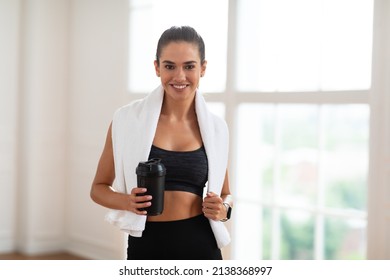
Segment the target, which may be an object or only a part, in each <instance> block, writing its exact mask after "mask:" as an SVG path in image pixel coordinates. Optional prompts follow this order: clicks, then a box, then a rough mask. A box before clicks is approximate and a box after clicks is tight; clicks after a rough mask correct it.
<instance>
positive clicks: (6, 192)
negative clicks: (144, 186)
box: [0, 0, 128, 259]
mask: <svg viewBox="0 0 390 280" xmlns="http://www.w3.org/2000/svg"><path fill="white" fill-rule="evenodd" d="M127 13H128V12H127V1H126V0H117V1H111V0H99V1H95V0H72V1H70V0H69V1H68V0H19V1H15V0H0V41H1V44H0V61H1V63H0V79H1V80H0V90H1V91H0V93H1V95H0V135H1V138H0V153H1V157H0V193H1V196H0V213H2V215H0V222H1V223H0V253H1V252H9V251H13V250H18V251H22V252H25V253H30V254H36V253H42V252H52V251H63V250H65V251H69V252H73V253H77V254H80V255H82V256H84V257H89V258H95V259H111V258H116V259H118V258H123V255H124V249H125V247H124V242H123V241H124V240H123V234H121V233H120V232H119V231H118V229H116V228H114V227H113V226H111V225H109V224H108V223H106V222H105V221H104V214H105V213H106V210H105V209H103V208H102V207H100V206H98V205H95V204H94V203H93V202H92V201H91V199H90V197H89V190H90V185H91V182H92V179H93V176H94V172H95V169H96V165H97V161H98V158H99V156H100V153H101V150H102V147H103V143H104V140H105V134H106V131H107V128H108V125H109V123H110V121H111V117H112V114H113V112H114V111H115V109H116V108H117V107H119V106H120V105H122V104H124V103H125V102H126V64H127V51H126V50H127ZM3 213H5V214H3Z"/></svg>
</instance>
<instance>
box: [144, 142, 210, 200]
mask: <svg viewBox="0 0 390 280" xmlns="http://www.w3.org/2000/svg"><path fill="white" fill-rule="evenodd" d="M151 158H160V159H161V162H162V163H163V164H164V166H165V168H166V170H167V173H166V175H165V190H169V191H186V192H190V193H194V194H196V195H199V196H200V197H203V188H204V187H205V184H206V182H207V179H208V161H207V155H206V150H205V149H204V146H202V147H200V148H199V149H197V150H195V151H188V152H178V151H168V150H164V149H161V148H158V147H156V146H154V145H152V148H151V150H150V154H149V159H151Z"/></svg>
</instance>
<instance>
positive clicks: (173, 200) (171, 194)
mask: <svg viewBox="0 0 390 280" xmlns="http://www.w3.org/2000/svg"><path fill="white" fill-rule="evenodd" d="M145 210H146V211H147V210H148V209H147V208H146V209H145ZM202 213H203V212H202V198H201V197H200V196H198V195H196V194H194V193H190V192H185V191H165V193H164V210H163V213H162V214H160V215H157V216H148V219H147V220H148V221H150V222H163V221H176V220H183V219H188V218H191V217H195V216H197V215H200V214H202Z"/></svg>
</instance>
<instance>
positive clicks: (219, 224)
mask: <svg viewBox="0 0 390 280" xmlns="http://www.w3.org/2000/svg"><path fill="white" fill-rule="evenodd" d="M206 65H207V62H206V60H205V47H204V42H203V39H202V38H201V37H200V36H199V35H198V33H197V32H196V31H195V30H194V29H193V28H191V27H188V26H183V27H172V28H170V29H168V30H166V31H165V32H164V33H163V34H162V35H161V38H160V39H159V42H158V46H157V53H156V60H155V61H154V66H155V71H156V74H157V76H158V77H160V79H161V86H159V87H158V88H157V89H155V90H154V91H153V92H152V93H150V94H149V95H148V96H147V97H145V98H144V99H142V100H137V101H135V102H133V103H131V104H129V105H127V106H124V107H122V108H120V109H119V110H118V111H117V112H116V113H115V115H114V118H113V122H112V123H111V125H110V127H109V130H108V133H107V138H106V144H105V147H104V150H103V153H102V155H101V158H100V161H99V164H98V168H97V172H96V175H95V178H94V181H93V183H92V188H91V198H92V199H93V200H94V201H95V202H96V203H98V204H100V205H102V206H105V207H107V208H110V209H112V210H111V211H110V212H109V213H108V215H107V217H106V219H107V220H108V221H109V222H111V223H113V224H115V225H117V226H119V227H120V228H121V229H122V230H124V231H125V232H127V233H129V239H128V250H127V253H128V256H127V258H128V259H222V256H221V251H220V248H221V247H223V246H225V245H227V244H228V243H229V242H230V237H229V234H228V232H227V230H226V228H225V226H224V225H223V222H224V221H226V220H228V219H229V218H230V212H231V209H232V208H231V207H232V206H233V205H232V198H231V195H230V189H229V180H228V174H227V156H228V155H227V154H228V130H227V126H226V124H225V122H224V121H223V120H221V119H219V118H218V117H216V116H214V115H212V114H211V113H210V112H209V111H208V110H207V107H206V104H205V101H204V99H203V97H202V96H201V94H200V93H199V92H198V87H199V81H200V78H201V77H203V75H204V74H205V71H206ZM151 158H161V159H162V163H163V164H164V165H165V167H166V169H167V174H166V186H165V193H164V210H163V213H162V214H161V215H158V216H148V215H147V207H149V206H150V205H151V202H150V201H151V196H149V195H142V194H143V193H145V192H146V189H145V188H142V186H141V187H135V186H136V185H137V180H136V174H135V168H136V166H137V165H138V162H140V161H146V160H147V159H151ZM114 179H115V182H114ZM207 181H208V191H207V193H206V194H205V195H204V194H203V188H204V186H205V184H206V182H207ZM111 186H113V187H111ZM140 194H141V195H140ZM141 209H142V210H141Z"/></svg>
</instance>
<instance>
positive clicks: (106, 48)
mask: <svg viewBox="0 0 390 280" xmlns="http://www.w3.org/2000/svg"><path fill="white" fill-rule="evenodd" d="M127 13H128V12H127V1H126V0H120V1H118V0H117V1H110V0H99V1H96V0H81V1H80V0H77V1H72V5H71V25H70V42H71V43H70V55H71V67H70V81H69V84H70V91H69V99H70V114H69V128H70V131H71V134H70V138H69V152H70V153H69V159H68V160H69V165H68V168H69V173H68V174H69V176H68V185H67V188H68V193H67V195H68V205H69V206H70V207H68V208H67V221H66V224H67V233H68V242H69V246H68V249H69V250H71V251H73V252H75V253H80V254H84V255H85V254H87V255H88V256H89V257H94V258H103V259H104V258H121V257H123V256H122V251H123V249H122V247H121V246H124V244H123V240H122V234H121V233H120V232H119V231H118V229H117V228H115V227H113V226H112V225H109V224H108V223H107V222H105V221H104V220H103V218H104V215H105V213H106V209H104V208H102V207H101V206H99V205H96V204H94V203H93V202H92V201H91V199H90V198H89V191H90V185H91V182H92V179H93V176H94V174H95V170H96V166H97V162H98V159H99V156H100V153H101V151H102V149H103V144H104V141H105V137H106V132H107V129H108V126H109V124H110V121H111V118H112V115H113V113H114V111H115V110H116V109H117V108H118V107H119V106H121V105H124V104H125V98H126V94H127V93H126V85H127V84H126V65H127V38H128V36H127Z"/></svg>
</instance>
